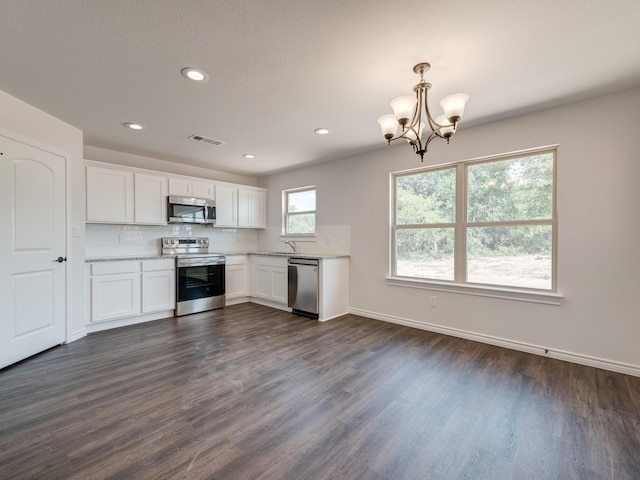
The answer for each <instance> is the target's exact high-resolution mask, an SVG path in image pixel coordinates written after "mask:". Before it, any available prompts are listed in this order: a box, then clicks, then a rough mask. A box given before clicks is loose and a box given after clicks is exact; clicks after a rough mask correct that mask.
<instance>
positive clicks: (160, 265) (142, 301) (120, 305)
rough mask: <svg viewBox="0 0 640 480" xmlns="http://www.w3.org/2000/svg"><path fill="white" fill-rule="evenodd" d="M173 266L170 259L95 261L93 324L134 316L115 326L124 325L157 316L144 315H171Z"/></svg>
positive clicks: (91, 280) (91, 277)
mask: <svg viewBox="0 0 640 480" xmlns="http://www.w3.org/2000/svg"><path fill="white" fill-rule="evenodd" d="M174 265H175V262H174V260H173V259H168V258H165V259H158V260H130V261H107V262H96V263H92V264H91V266H90V269H89V285H90V288H91V308H90V315H91V319H90V323H96V322H107V321H112V320H123V319H131V321H130V322H119V323H118V325H115V326H121V325H126V324H128V323H138V321H141V320H142V321H144V320H152V319H154V318H143V317H144V315H145V314H151V313H158V312H168V313H167V314H165V315H164V316H169V315H170V314H171V311H172V310H174V309H175V266H174ZM156 318H162V316H160V317H156Z"/></svg>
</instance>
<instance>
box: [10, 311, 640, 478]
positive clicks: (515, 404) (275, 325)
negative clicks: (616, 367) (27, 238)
mask: <svg viewBox="0 0 640 480" xmlns="http://www.w3.org/2000/svg"><path fill="white" fill-rule="evenodd" d="M0 478H2V479H12V480H16V479H39V480H42V479H106V478H109V479H154V480H155V479H165V478H166V479H174V478H176V479H180V478H193V479H304V480H307V479H338V478H340V479H371V480H385V479H386V480H392V479H393V480H401V479H411V480H413V479H438V480H441V479H483V480H485V479H487V480H500V479H563V480H565V479H581V480H585V479H587V480H591V479H616V480H632V479H633V480H638V479H640V378H636V377H630V376H625V375H621V374H616V373H611V372H607V371H603V370H598V369H594V368H590V367H584V366H580V365H575V364H571V363H564V362H561V361H557V360H552V359H549V358H544V357H539V356H534V355H529V354H525V353H520V352H514V351H510V350H505V349H501V348H498V347H492V346H488V345H483V344H479V343H474V342H471V341H467V340H462V339H457V338H453V337H447V336H443V335H439V334H434V333H429V332H425V331H421V330H415V329H411V328H406V327H401V326H397V325H392V324H387V323H383V322H378V321H374V320H370V319H365V318H361V317H357V316H353V315H347V316H344V317H341V318H339V319H334V320H331V321H329V322H327V323H318V322H316V321H314V320H309V319H306V318H303V317H299V316H294V315H291V314H288V313H286V312H281V311H277V310H272V309H269V308H266V307H262V306H259V305H254V304H242V305H236V306H232V307H227V308H225V309H223V310H217V311H214V312H208V313H204V314H198V315H191V316H187V317H181V318H178V319H166V320H159V321H156V322H151V323H147V324H142V325H137V326H132V327H125V328H120V329H115V330H110V331H105V332H100V333H95V334H92V335H89V336H88V337H87V338H84V339H81V340H78V341H76V342H74V343H72V344H70V345H64V346H61V347H57V348H54V349H52V350H49V351H47V352H44V353H42V354H40V355H37V356H35V357H33V358H31V359H28V360H26V361H24V362H22V363H20V364H18V365H15V366H13V367H9V368H7V369H5V370H3V371H0Z"/></svg>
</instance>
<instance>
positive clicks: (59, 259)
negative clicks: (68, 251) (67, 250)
mask: <svg viewBox="0 0 640 480" xmlns="http://www.w3.org/2000/svg"><path fill="white" fill-rule="evenodd" d="M66 261H67V257H58V258H56V259H55V260H54V261H53V263H56V262H58V263H62V262H66Z"/></svg>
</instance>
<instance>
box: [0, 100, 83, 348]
mask: <svg viewBox="0 0 640 480" xmlns="http://www.w3.org/2000/svg"><path fill="white" fill-rule="evenodd" d="M0 128H2V129H3V130H6V131H7V132H11V133H12V134H15V135H16V137H15V138H17V139H22V140H26V141H28V142H29V143H31V144H33V145H35V146H38V147H40V148H44V149H47V150H49V151H52V152H54V153H57V154H59V155H61V156H63V157H65V158H66V159H67V226H66V227H67V259H68V260H67V341H73V340H76V339H78V338H80V337H82V336H84V335H85V330H84V325H85V318H84V311H85V310H84V305H85V295H86V293H85V288H84V287H85V283H84V248H85V237H84V218H85V192H84V168H83V160H82V131H80V130H78V129H77V128H75V127H72V126H71V125H69V124H67V123H64V122H63V121H61V120H58V119H57V118H55V117H52V116H51V115H49V114H48V113H45V112H43V111H41V110H38V109H37V108H35V107H33V106H31V105H29V104H27V103H25V102H23V101H21V100H19V99H17V98H15V97H12V96H11V95H9V94H7V93H5V92H3V91H0ZM74 225H75V226H77V227H78V233H79V236H78V237H74V236H73V227H74ZM0 268H1V267H0Z"/></svg>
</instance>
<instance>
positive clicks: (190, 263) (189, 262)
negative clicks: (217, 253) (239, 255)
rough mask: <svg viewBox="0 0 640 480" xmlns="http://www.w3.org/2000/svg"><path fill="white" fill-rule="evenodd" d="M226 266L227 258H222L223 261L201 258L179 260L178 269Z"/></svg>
mask: <svg viewBox="0 0 640 480" xmlns="http://www.w3.org/2000/svg"><path fill="white" fill-rule="evenodd" d="M224 264H225V258H224V257H222V258H221V259H211V258H209V259H206V260H204V259H201V258H179V259H178V263H177V265H176V266H177V267H178V268H182V267H206V266H208V265H224Z"/></svg>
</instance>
